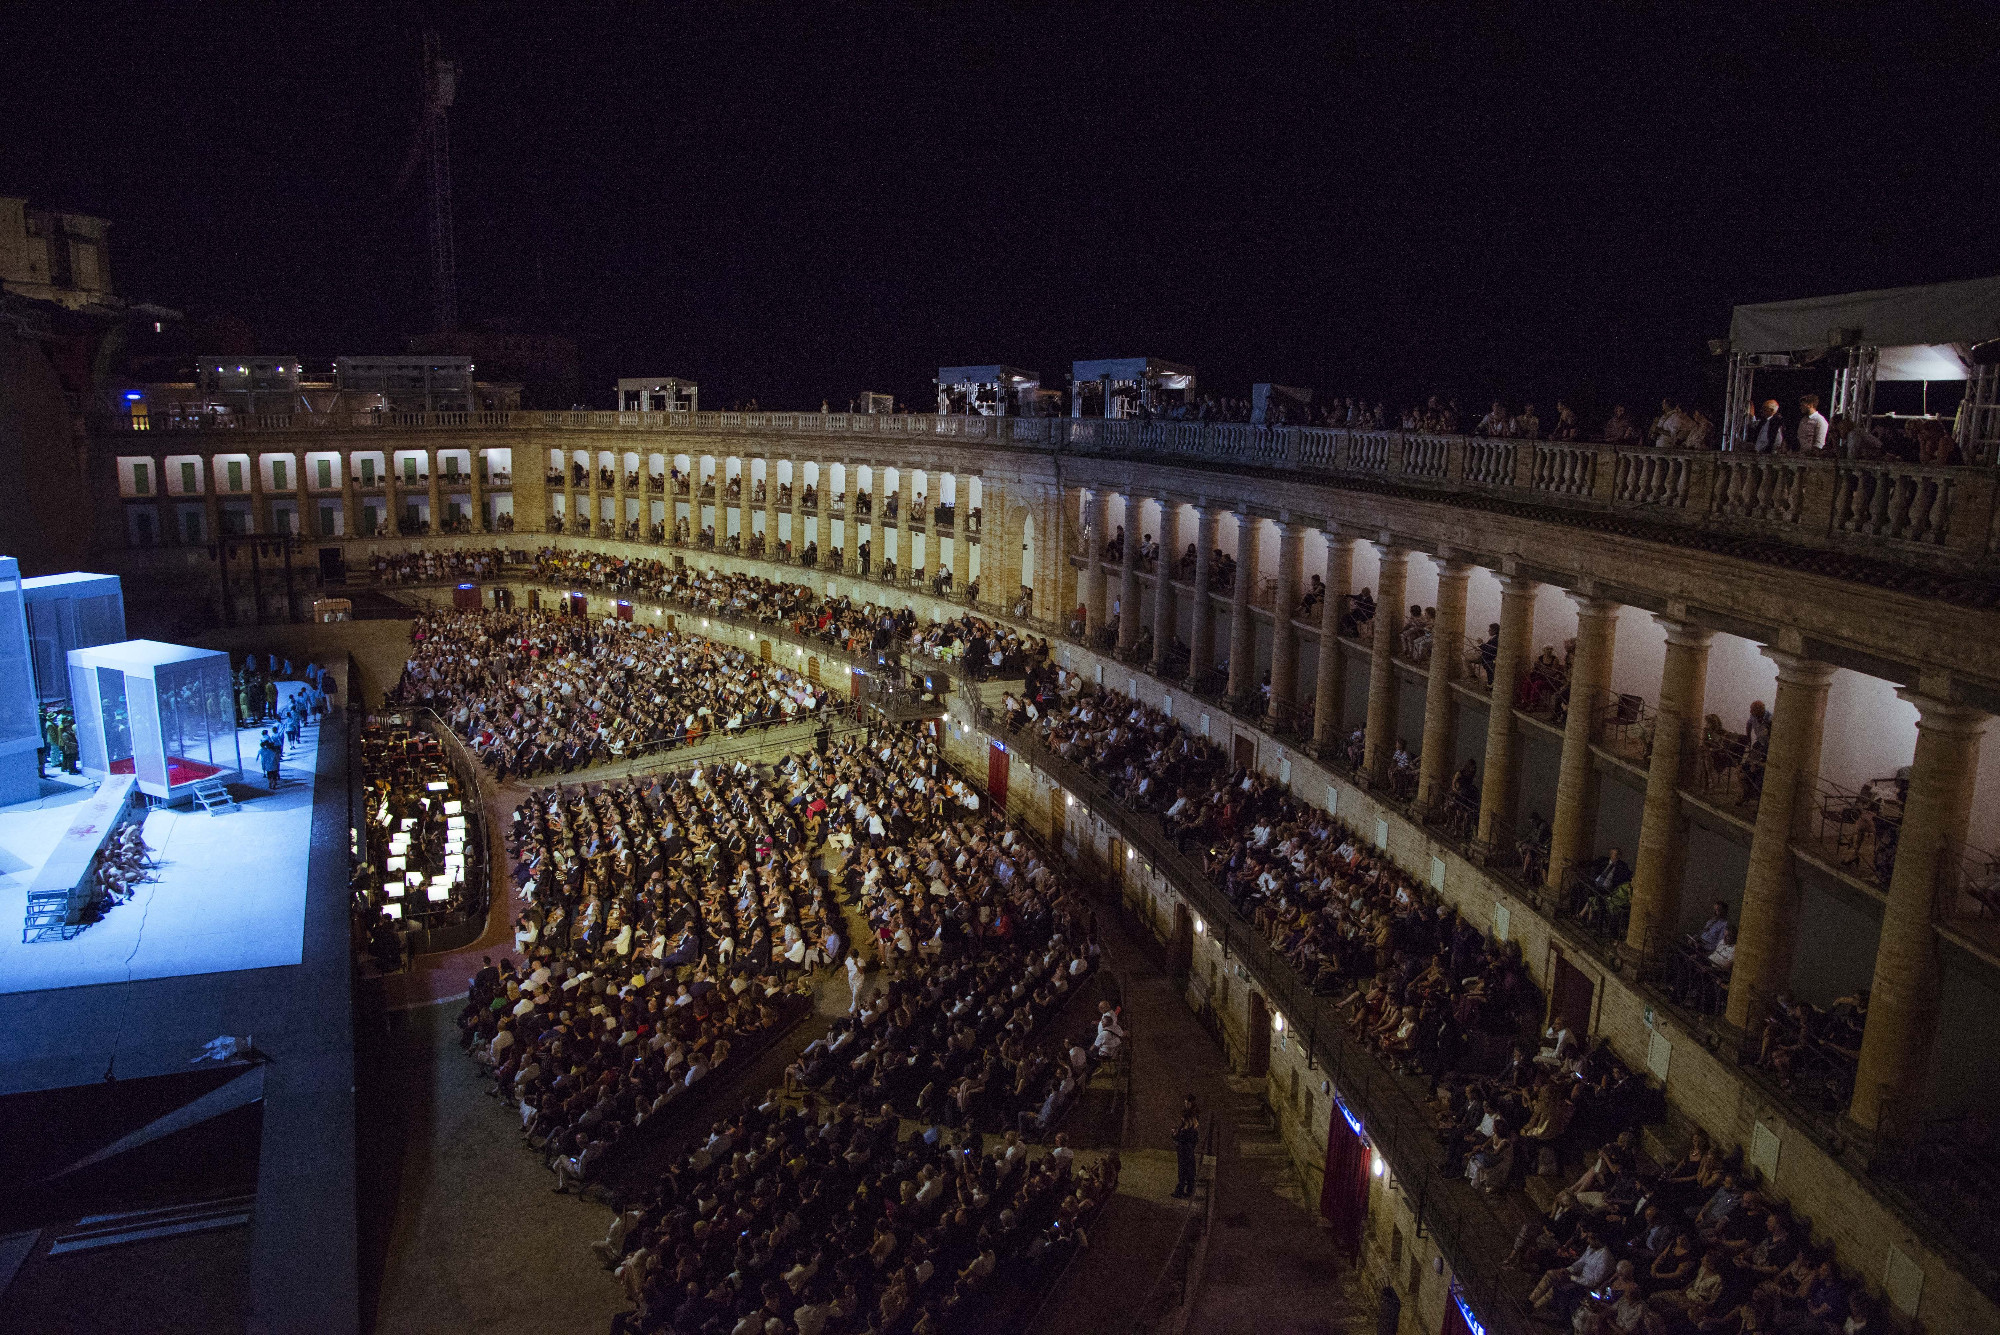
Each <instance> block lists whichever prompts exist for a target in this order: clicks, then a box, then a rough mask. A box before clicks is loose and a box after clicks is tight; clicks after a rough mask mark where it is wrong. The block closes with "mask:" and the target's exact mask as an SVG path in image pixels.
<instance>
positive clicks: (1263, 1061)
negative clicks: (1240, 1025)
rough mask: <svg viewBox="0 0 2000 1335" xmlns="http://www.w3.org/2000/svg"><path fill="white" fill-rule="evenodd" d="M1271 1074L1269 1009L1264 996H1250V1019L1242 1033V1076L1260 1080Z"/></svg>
mask: <svg viewBox="0 0 2000 1335" xmlns="http://www.w3.org/2000/svg"><path fill="white" fill-rule="evenodd" d="M1270 1072H1271V1008H1270V1007H1269V1006H1267V1005H1265V1004H1264V994H1263V993H1261V992H1252V993H1251V994H1250V1017H1249V1021H1248V1023H1247V1024H1246V1025H1245V1026H1244V1031H1243V1074H1245V1075H1247V1076H1249V1077H1250V1078H1251V1079H1252V1080H1262V1079H1263V1078H1264V1077H1265V1076H1266V1075H1269V1074H1270Z"/></svg>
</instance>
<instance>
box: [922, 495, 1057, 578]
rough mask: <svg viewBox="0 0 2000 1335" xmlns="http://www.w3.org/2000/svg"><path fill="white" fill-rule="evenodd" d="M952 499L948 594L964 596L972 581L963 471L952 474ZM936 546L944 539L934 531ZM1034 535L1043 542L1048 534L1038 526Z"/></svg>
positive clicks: (969, 507) (967, 498) (968, 504)
mask: <svg viewBox="0 0 2000 1335" xmlns="http://www.w3.org/2000/svg"><path fill="white" fill-rule="evenodd" d="M952 488H953V490H952V493H951V495H952V501H951V596H952V597H954V598H963V597H965V590H966V589H967V587H968V586H970V584H971V583H972V479H971V478H969V477H967V476H966V475H965V474H964V473H958V474H954V475H953V477H952ZM931 536H932V538H934V539H936V541H937V543H938V550H939V551H940V552H942V551H943V550H944V539H942V538H939V537H938V536H937V535H936V534H935V533H933V534H932V535H931ZM1035 536H1036V538H1037V539H1039V540H1040V541H1042V542H1047V541H1048V539H1047V537H1046V536H1045V535H1044V534H1043V533H1042V532H1041V530H1040V527H1039V526H1037V528H1036V532H1035Z"/></svg>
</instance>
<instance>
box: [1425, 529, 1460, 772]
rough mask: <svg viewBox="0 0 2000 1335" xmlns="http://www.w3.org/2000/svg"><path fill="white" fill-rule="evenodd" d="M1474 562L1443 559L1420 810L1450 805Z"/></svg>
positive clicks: (1433, 629)
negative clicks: (1455, 688) (1456, 689)
mask: <svg viewBox="0 0 2000 1335" xmlns="http://www.w3.org/2000/svg"><path fill="white" fill-rule="evenodd" d="M1471 577H1472V563H1471V562H1470V561H1460V560H1457V559H1455V558H1452V557H1448V556H1443V557H1440V559H1439V562H1438V591H1437V622H1436V624H1435V625H1433V626H1432V627H1431V663H1430V674H1431V675H1430V680H1429V681H1428V682H1426V683H1425V684H1424V740H1423V749H1422V750H1421V751H1420V752H1419V753H1418V756H1417V809H1418V810H1420V811H1434V810H1436V809H1437V808H1439V807H1441V806H1443V805H1444V797H1445V793H1446V792H1447V791H1449V788H1450V784H1451V769H1452V765H1451V753H1452V741H1453V739H1454V738H1456V737H1457V735H1458V730H1457V724H1458V697H1457V696H1455V695H1453V694H1452V690H1451V688H1452V684H1453V683H1454V682H1456V681H1457V680H1458V678H1459V673H1460V672H1462V671H1463V670H1464V667H1465V652H1464V649H1465V584H1466V581H1467V580H1468V579H1470V578H1471Z"/></svg>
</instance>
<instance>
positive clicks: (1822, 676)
mask: <svg viewBox="0 0 2000 1335" xmlns="http://www.w3.org/2000/svg"><path fill="white" fill-rule="evenodd" d="M1757 652H1758V653H1760V654H1762V655H1764V657H1766V658H1768V659H1770V660H1771V661H1772V662H1773V663H1776V664H1777V665H1778V680H1779V681H1780V682H1782V683H1784V684H1785V685H1787V686H1824V685H1826V684H1827V683H1828V682H1830V681H1832V680H1833V672H1834V668H1833V664H1831V663H1822V662H1820V661H1819V660H1818V659H1816V658H1807V657H1805V656H1804V655H1803V654H1788V653H1786V652H1785V651H1784V650H1782V649H1773V648H1772V647H1771V646H1770V645H1768V644H1760V645H1758V646H1757Z"/></svg>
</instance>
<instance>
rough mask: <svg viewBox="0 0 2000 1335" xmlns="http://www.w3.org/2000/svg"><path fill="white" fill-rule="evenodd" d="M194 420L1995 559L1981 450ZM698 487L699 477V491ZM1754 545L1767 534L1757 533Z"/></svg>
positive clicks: (927, 425)
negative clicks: (910, 459)
mask: <svg viewBox="0 0 2000 1335" xmlns="http://www.w3.org/2000/svg"><path fill="white" fill-rule="evenodd" d="M205 420H206V419H188V420H185V421H183V422H181V423H177V424H175V425H174V426H172V427H170V428H167V434H170V435H175V436H185V435H188V434H195V435H200V434H213V433H220V432H231V431H234V432H244V431H250V432H304V431H318V432H324V431H334V430H352V431H371V430H405V431H626V432H635V431H643V432H659V433H680V434H695V435H718V436H729V435H756V436H759V437H765V438H768V437H770V436H772V435H783V436H796V437H805V438H826V437H836V438H848V439H854V440H861V439H868V440H871V441H874V442H880V443H888V442H891V441H902V442H914V441H918V440H930V441H936V440H950V441H963V442H968V443H971V442H979V443H984V444H988V445H992V446H998V447H1003V448H1011V449H1016V450H1031V451H1038V452H1046V453H1049V454H1053V455H1072V456H1084V457H1100V458H1125V459H1133V460H1143V461H1147V462H1169V461H1170V462H1173V463H1176V464H1183V465H1192V466H1197V467H1199V466H1202V465H1214V466H1218V467H1222V468H1227V469H1228V470H1230V471H1231V472H1233V473H1262V474H1268V475H1273V476H1286V475H1296V476H1299V477H1302V478H1308V479H1310V480H1312V481H1315V482H1319V483H1322V484H1330V485H1335V486H1344V487H1353V488H1359V489H1365V490H1370V491H1380V492H1392V493H1398V494H1404V495H1412V496H1420V497H1421V496H1434V497H1437V498H1439V499H1446V498H1449V499H1451V500H1453V501H1454V502H1456V503H1459V504H1469V505H1474V506H1478V507H1481V508H1487V509H1499V510H1511V511H1515V512H1532V511H1536V510H1540V511H1544V512H1555V513H1552V514H1550V517H1558V516H1560V517H1561V518H1563V519H1565V520H1566V521H1567V522H1572V523H1581V524H1585V525H1588V526H1591V527H1596V528H1602V529H1609V530H1612V531H1616V532H1622V533H1628V534H1630V535H1631V536H1633V537H1635V538H1645V539H1650V540H1655V541H1666V542H1676V543H1680V544H1683V545H1692V546H1698V547H1703V548H1708V549H1712V550H1717V549H1721V550H1735V551H1738V552H1740V553H1742V554H1747V555H1750V556H1753V557H1766V556H1767V555H1769V554H1773V553H1777V552H1779V551H1781V550H1782V549H1783V548H1787V547H1789V548H1803V549H1807V550H1813V551H1820V552H1827V553H1838V554H1841V555H1843V556H1848V557H1853V558H1859V559H1862V560H1875V561H1883V562H1887V563H1890V564H1894V565H1900V566H1919V567H1927V568H1930V569H1933V570H1938V571H1948V572H1950V573H1951V574H1953V575H1956V576H1958V577H1959V578H1960V579H1969V580H1971V581H1973V582H1976V583H1977V584H1979V585H1981V586H1985V585H1987V584H1989V582H1990V580H1989V578H1988V577H1989V576H1990V575H1991V574H1993V573H1996V571H2000V535H1996V532H1995V514H1996V489H1997V488H2000V477H1996V470H1995V469H1993V468H1992V467H1987V466H1976V465H1975V466H1961V467H1941V466H1930V465H1922V464H1912V463H1902V462H1897V461H1893V460H1868V461H1850V460H1843V459H1837V458H1833V457H1829V456H1823V455H1798V454H1777V455H1757V454H1744V453H1726V454H1725V453H1711V452H1699V453H1688V452H1681V451H1672V450H1657V449H1651V448H1647V447H1643V446H1616V445H1599V444H1588V443H1583V442H1574V443H1571V442H1555V441H1536V440H1501V439H1488V438H1484V437H1476V436H1441V435H1427V434H1423V433H1419V432H1403V431H1369V430H1350V429H1338V428H1318V427H1278V428H1269V427H1258V426H1247V425H1240V424H1228V423H1199V422H1138V421H1108V420H1102V419H1092V418H1008V417H940V416H934V415H929V414H909V415H903V416H889V415H885V414H863V413H854V414H849V413H833V414H820V413H637V412H529V411H512V412H456V413H397V412H380V413H353V414H323V415H307V414H294V415H271V414H260V415H255V416H245V417H242V418H232V419H215V421H216V423H217V424H215V425H207V424H203V423H204V422H205ZM161 426H162V427H164V426H165V424H164V423H163V424H161ZM96 429H98V430H99V431H100V433H120V434H123V433H127V432H129V431H130V430H131V426H130V419H126V418H111V419H105V420H104V421H102V422H100V423H98V424H96ZM160 429H161V428H160V427H155V428H154V430H155V431H158V430H160ZM709 494H710V492H709V490H708V488H706V487H704V489H703V495H704V498H706V497H707V496H708V495H709ZM1763 544H1777V545H1778V546H1776V547H1762V548H1761V550H1760V547H1761V545H1763ZM1781 563H1782V562H1781Z"/></svg>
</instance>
